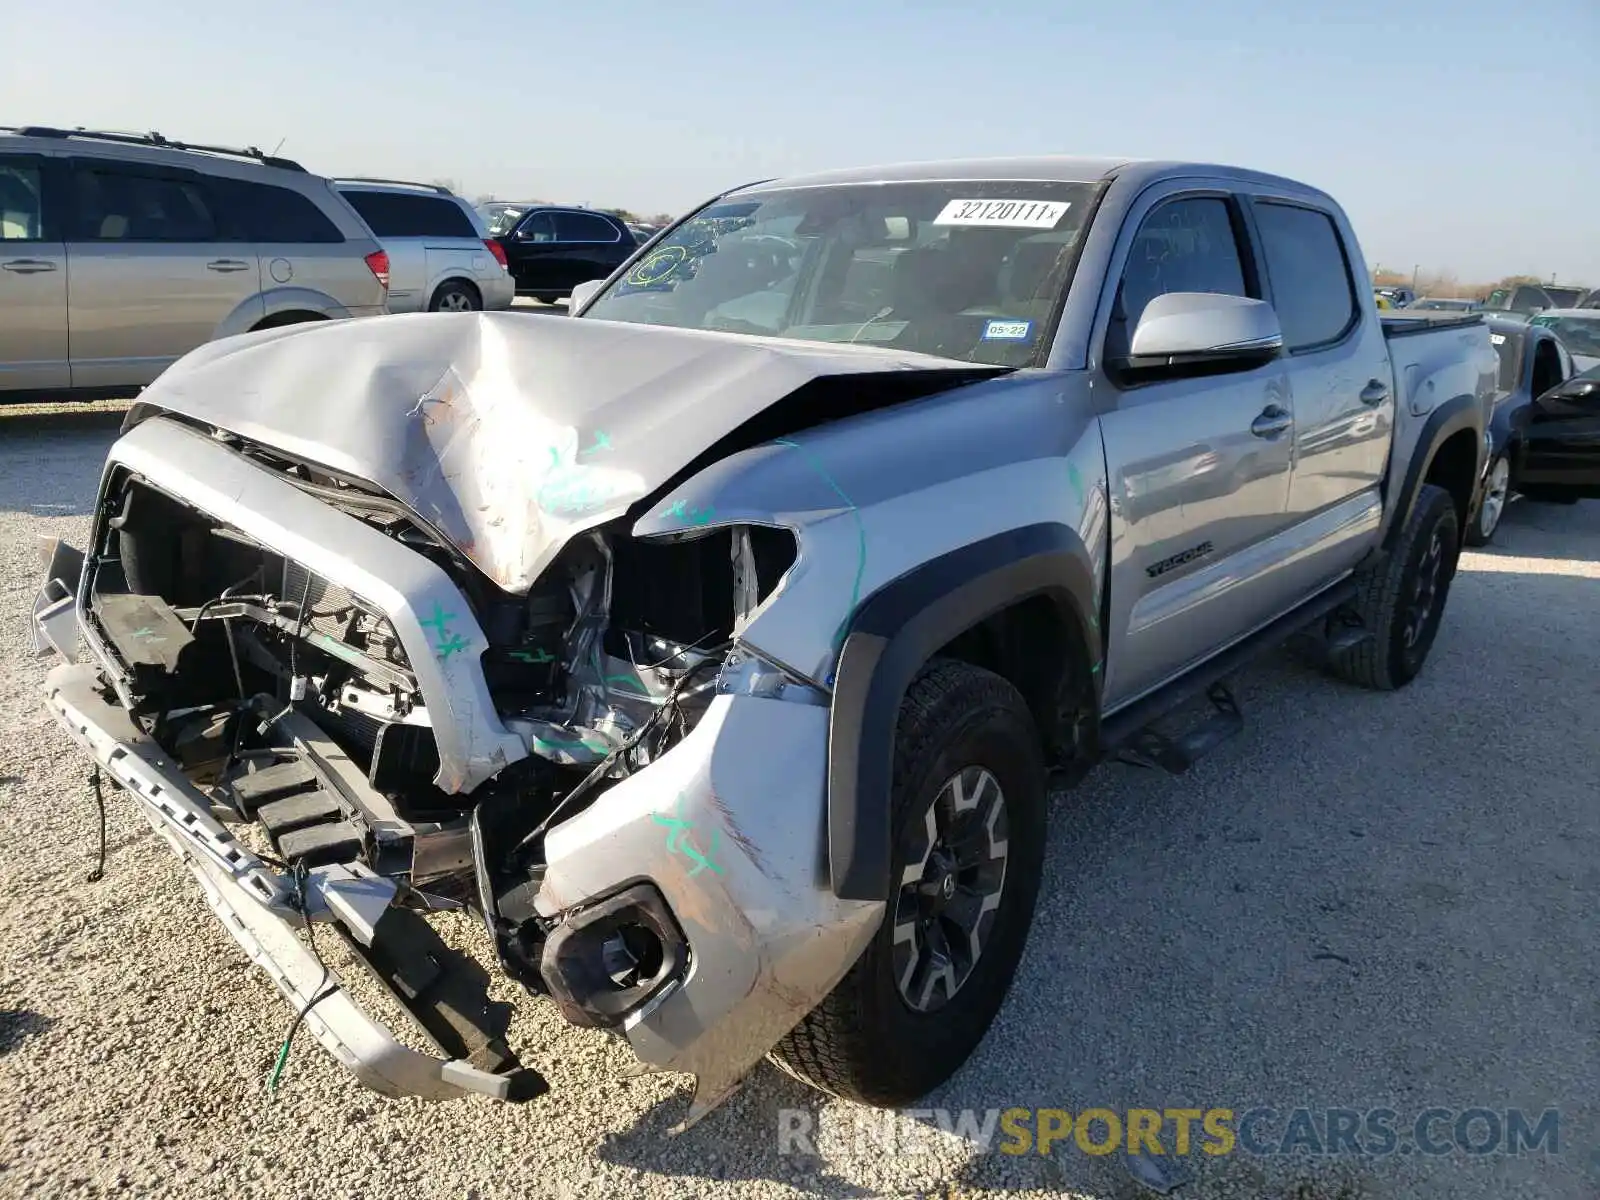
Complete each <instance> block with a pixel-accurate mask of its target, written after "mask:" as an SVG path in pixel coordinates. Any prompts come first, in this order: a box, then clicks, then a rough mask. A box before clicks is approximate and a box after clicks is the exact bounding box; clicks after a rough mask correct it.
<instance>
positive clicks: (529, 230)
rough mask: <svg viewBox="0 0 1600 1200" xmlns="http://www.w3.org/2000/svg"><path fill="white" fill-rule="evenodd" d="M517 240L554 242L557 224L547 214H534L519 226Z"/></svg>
mask: <svg viewBox="0 0 1600 1200" xmlns="http://www.w3.org/2000/svg"><path fill="white" fill-rule="evenodd" d="M517 240H518V241H521V242H553V241H555V240H556V223H555V220H554V218H552V217H551V216H550V214H549V213H547V212H539V213H534V214H533V215H532V216H531V217H529V218H528V219H527V220H526V221H524V222H523V223H522V224H521V225H518V226H517Z"/></svg>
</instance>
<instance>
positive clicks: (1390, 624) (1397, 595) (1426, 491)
mask: <svg viewBox="0 0 1600 1200" xmlns="http://www.w3.org/2000/svg"><path fill="white" fill-rule="evenodd" d="M1435 533H1437V534H1438V536H1439V538H1440V539H1441V542H1442V546H1441V562H1440V572H1439V577H1438V583H1437V586H1436V590H1435V595H1434V598H1433V602H1432V611H1431V614H1430V615H1429V617H1428V619H1427V621H1426V623H1425V625H1424V628H1423V630H1422V633H1421V635H1420V636H1419V637H1418V638H1417V639H1416V642H1415V644H1414V645H1412V646H1409V647H1408V646H1407V645H1406V644H1405V629H1406V618H1407V615H1408V614H1407V604H1408V601H1409V600H1410V599H1411V597H1412V595H1413V591H1414V589H1415V586H1416V582H1417V577H1418V574H1419V573H1420V568H1421V566H1422V564H1423V561H1424V559H1425V558H1426V557H1427V555H1428V551H1429V548H1430V546H1431V544H1432V541H1433V538H1434V535H1435ZM1460 553H1461V524H1460V518H1459V517H1458V515H1457V513H1456V508H1455V502H1454V501H1453V500H1451V498H1450V493H1449V492H1447V491H1445V490H1444V489H1443V488H1441V487H1436V486H1434V485H1433V484H1431V483H1425V484H1423V485H1422V489H1421V490H1420V491H1419V492H1418V493H1417V502H1416V504H1415V505H1414V506H1413V507H1412V510H1411V515H1410V517H1408V518H1407V520H1406V524H1405V528H1404V529H1403V530H1402V531H1401V534H1400V539H1399V544H1398V545H1396V547H1395V549H1394V553H1393V554H1391V555H1389V556H1388V557H1387V558H1386V559H1384V560H1383V561H1382V562H1380V563H1379V564H1377V566H1376V567H1371V568H1367V569H1366V570H1365V571H1363V572H1362V573H1361V575H1359V576H1358V577H1357V584H1358V586H1359V588H1360V590H1359V592H1358V593H1357V596H1356V599H1355V600H1354V601H1353V602H1352V605H1351V606H1352V607H1353V608H1354V609H1355V611H1356V613H1357V615H1358V616H1360V618H1361V622H1362V624H1363V625H1365V626H1366V628H1367V629H1368V631H1369V632H1371V634H1372V636H1371V637H1370V638H1368V639H1367V640H1366V641H1363V642H1360V643H1358V644H1357V645H1355V646H1353V647H1351V648H1350V649H1349V650H1346V651H1345V652H1344V653H1342V654H1339V655H1336V656H1335V657H1334V658H1333V659H1332V661H1331V662H1330V664H1329V665H1330V668H1331V669H1332V671H1333V673H1334V674H1335V675H1338V676H1339V677H1340V678H1342V679H1347V680H1349V681H1350V682H1351V683H1357V684H1360V685H1361V686H1362V687H1368V688H1372V689H1374V690H1376V691H1385V692H1388V691H1393V690H1395V689H1396V688H1402V687H1404V686H1405V685H1406V684H1408V683H1410V682H1411V681H1412V680H1413V679H1415V678H1416V676H1417V673H1418V672H1419V671H1421V670H1422V664H1423V663H1424V662H1426V661H1427V658H1428V651H1429V650H1430V649H1432V647H1433V640H1434V638H1435V637H1436V636H1437V634H1438V632H1439V622H1440V619H1441V618H1442V617H1443V615H1444V609H1445V604H1446V602H1447V601H1448V599H1449V596H1450V583H1451V580H1452V579H1453V578H1454V576H1455V571H1456V561H1457V559H1458V558H1459V557H1460Z"/></svg>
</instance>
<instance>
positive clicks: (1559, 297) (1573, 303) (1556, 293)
mask: <svg viewBox="0 0 1600 1200" xmlns="http://www.w3.org/2000/svg"><path fill="white" fill-rule="evenodd" d="M1544 294H1545V295H1546V296H1549V297H1550V299H1551V302H1552V303H1551V305H1550V307H1551V308H1576V307H1577V304H1578V301H1579V300H1582V299H1583V289H1582V288H1581V287H1557V286H1556V285H1555V284H1553V283H1547V284H1545V285H1544Z"/></svg>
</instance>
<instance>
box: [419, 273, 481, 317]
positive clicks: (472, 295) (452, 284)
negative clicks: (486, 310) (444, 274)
mask: <svg viewBox="0 0 1600 1200" xmlns="http://www.w3.org/2000/svg"><path fill="white" fill-rule="evenodd" d="M482 308H483V297H482V296H480V295H478V289H477V288H475V287H473V286H472V285H471V284H470V283H467V282H466V281H465V280H461V279H447V280H445V281H444V282H443V283H441V284H440V285H439V286H438V288H436V289H435V290H434V293H433V299H431V300H429V301H428V311H429V312H478V311H479V310H481V309H482Z"/></svg>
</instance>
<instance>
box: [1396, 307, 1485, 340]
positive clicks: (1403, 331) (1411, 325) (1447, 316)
mask: <svg viewBox="0 0 1600 1200" xmlns="http://www.w3.org/2000/svg"><path fill="white" fill-rule="evenodd" d="M1482 320H1483V315H1482V314H1481V313H1475V312H1473V313H1452V312H1440V311H1438V310H1435V309H1430V310H1428V311H1426V312H1417V313H1412V312H1409V311H1407V310H1405V309H1400V310H1391V311H1389V312H1380V313H1379V314H1378V321H1379V323H1380V324H1382V326H1383V336H1384V337H1387V338H1397V337H1408V336H1410V335H1411V334H1413V333H1422V332H1423V331H1424V330H1430V329H1455V328H1457V327H1459V326H1464V325H1477V324H1479V323H1480V322H1481V321H1482Z"/></svg>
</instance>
